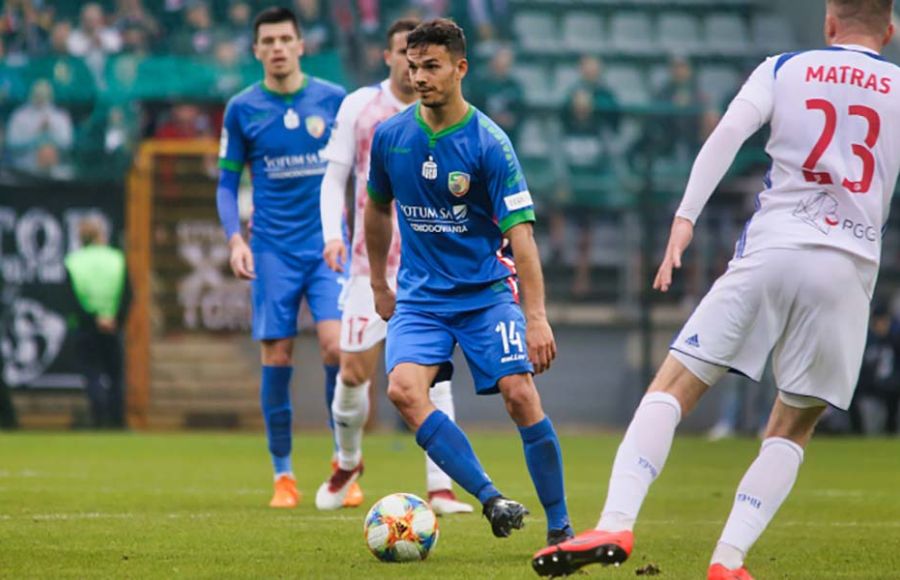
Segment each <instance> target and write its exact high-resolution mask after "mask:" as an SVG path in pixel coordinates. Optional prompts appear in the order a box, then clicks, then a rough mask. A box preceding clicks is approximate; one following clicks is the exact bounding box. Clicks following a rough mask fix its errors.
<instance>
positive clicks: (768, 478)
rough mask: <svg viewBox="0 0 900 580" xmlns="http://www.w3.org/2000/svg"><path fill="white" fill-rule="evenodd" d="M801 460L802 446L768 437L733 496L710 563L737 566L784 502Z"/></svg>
mask: <svg viewBox="0 0 900 580" xmlns="http://www.w3.org/2000/svg"><path fill="white" fill-rule="evenodd" d="M801 463H803V448H802V447H800V446H799V445H797V444H796V443H794V442H793V441H790V440H788V439H782V438H781V437H769V438H768V439H766V440H765V441H763V443H762V447H761V448H760V450H759V456H758V457H757V458H756V460H755V461H754V462H753V464H752V465H751V466H750V469H748V470H747V473H745V474H744V479H742V480H741V483H740V485H738V488H737V493H736V494H735V496H734V507H732V508H731V515H729V516H728V521H727V522H726V523H725V529H724V530H723V531H722V537H720V538H719V543H718V545H717V546H716V551H715V552H714V553H713V557H712V563H713V564H717V563H718V564H722V565H723V566H725V567H726V568H730V569H734V568H740V567H741V566H743V565H744V556H746V554H747V552H749V551H750V548H751V547H752V546H753V544H754V543H755V542H756V540H757V539H758V538H759V536H760V534H762V533H763V530H765V529H766V526H768V525H769V522H770V521H772V518H773V517H774V516H775V513H776V512H777V511H778V508H780V507H781V504H782V503H784V500H785V499H786V498H787V496H788V494H789V493H790V492H791V488H792V487H794V482H795V481H797V472H798V471H800V464H801Z"/></svg>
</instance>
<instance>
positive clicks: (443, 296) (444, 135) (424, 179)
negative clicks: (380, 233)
mask: <svg viewBox="0 0 900 580" xmlns="http://www.w3.org/2000/svg"><path fill="white" fill-rule="evenodd" d="M368 186H369V197H370V199H371V200H373V201H375V202H377V203H382V204H385V203H390V202H391V200H394V201H395V202H396V206H397V216H398V221H399V226H400V238H401V250H400V271H399V273H398V281H397V301H398V302H400V303H408V304H414V305H419V306H423V307H427V308H428V309H429V310H432V311H441V312H459V311H466V310H474V309H478V308H484V307H487V306H491V305H493V304H497V303H502V302H509V301H518V291H517V285H516V277H515V273H516V272H515V264H514V262H513V261H512V253H511V252H510V250H509V248H508V247H507V246H508V243H507V242H506V240H505V239H504V237H503V233H504V232H506V230H508V229H509V228H511V227H513V226H514V225H516V224H519V223H522V222H531V221H534V206H533V204H532V201H531V195H530V194H529V193H528V186H527V185H526V183H525V177H524V175H523V174H522V169H521V167H520V166H519V160H518V159H517V158H516V154H515V152H514V151H513V148H512V145H511V144H510V142H509V138H508V137H507V136H506V134H505V133H504V132H503V131H502V130H501V129H500V128H499V127H498V126H497V125H496V124H495V123H494V122H493V121H491V120H490V119H489V118H488V117H487V116H486V115H485V114H484V113H482V112H481V111H479V110H477V109H475V108H474V107H471V106H470V108H469V111H468V113H467V114H466V116H465V117H463V119H462V120H461V121H460V122H459V123H457V124H456V125H453V126H452V127H448V128H447V129H444V130H442V131H440V132H438V133H434V132H433V131H431V129H430V128H429V127H428V126H427V125H426V124H425V122H424V121H423V120H422V116H421V113H420V111H419V106H416V107H410V108H409V109H407V110H406V111H403V112H401V113H398V114H397V115H395V116H394V117H392V118H390V119H388V120H387V121H384V122H383V123H382V124H381V125H379V126H378V128H377V129H376V130H375V137H374V139H373V142H372V153H371V167H370V169H369V183H368Z"/></svg>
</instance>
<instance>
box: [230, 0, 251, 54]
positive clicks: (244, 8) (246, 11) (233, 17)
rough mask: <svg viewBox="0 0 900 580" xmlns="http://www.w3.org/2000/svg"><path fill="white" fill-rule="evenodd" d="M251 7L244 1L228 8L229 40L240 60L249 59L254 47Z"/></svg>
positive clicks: (239, 0)
mask: <svg viewBox="0 0 900 580" xmlns="http://www.w3.org/2000/svg"><path fill="white" fill-rule="evenodd" d="M251 18H252V14H251V10H250V5H249V4H247V3H246V2H243V1H242V0H238V1H236V2H232V3H231V5H230V6H229V7H228V38H229V40H230V41H231V42H232V43H233V44H234V48H235V50H236V51H237V56H238V58H239V59H240V60H245V59H247V58H249V56H250V51H251V47H252V46H253V22H252V20H251Z"/></svg>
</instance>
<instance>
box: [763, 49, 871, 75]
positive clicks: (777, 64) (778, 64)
mask: <svg viewBox="0 0 900 580" xmlns="http://www.w3.org/2000/svg"><path fill="white" fill-rule="evenodd" d="M816 50H827V51H830V52H856V53H859V54H864V55H866V56H868V57H869V58H874V59H875V60H880V61H884V62H887V59H886V58H884V57H883V56H881V55H880V54H878V53H877V52H875V51H873V50H871V49H868V48H865V47H863V46H856V45H855V44H853V45H851V44H847V45H843V44H835V45H834V46H826V47H825V48H814V49H812V50H798V51H796V52H786V53H784V54H782V55H781V56H779V57H778V60H777V61H775V70H774V71H773V72H772V76H774V77H775V78H778V70H779V69H780V68H781V67H783V66H784V64H785V63H786V62H787V61H789V60H791V59H792V58H794V57H795V56H797V55H800V54H804V53H807V52H814V51H816Z"/></svg>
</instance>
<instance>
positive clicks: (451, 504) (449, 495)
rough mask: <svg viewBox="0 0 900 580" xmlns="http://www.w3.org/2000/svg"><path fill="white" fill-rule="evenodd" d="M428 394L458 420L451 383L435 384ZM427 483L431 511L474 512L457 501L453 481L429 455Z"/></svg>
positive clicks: (449, 415)
mask: <svg viewBox="0 0 900 580" xmlns="http://www.w3.org/2000/svg"><path fill="white" fill-rule="evenodd" d="M428 394H429V397H430V398H431V402H432V403H434V406H435V407H437V408H438V409H439V410H440V411H443V412H444V414H445V415H447V416H448V417H450V420H451V421H455V420H456V410H455V408H454V406H453V390H452V387H451V385H450V381H440V382H437V383H435V384H434V386H433V387H431V391H429V393H428ZM425 482H426V484H427V489H428V503H429V504H431V509H432V510H434V513H435V514H437V515H439V516H442V515H447V514H468V513H472V512H473V511H474V509H473V508H472V506H471V505H469V504H467V503H465V502H462V501H459V499H457V497H456V494H455V493H453V480H452V479H450V476H449V475H447V474H446V473H444V472H443V471H442V470H441V468H440V467H438V466H437V464H436V463H435V462H434V461H433V460H432V459H431V458H430V457H428V455H427V454H426V455H425Z"/></svg>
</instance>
